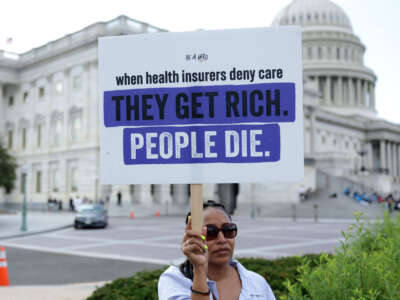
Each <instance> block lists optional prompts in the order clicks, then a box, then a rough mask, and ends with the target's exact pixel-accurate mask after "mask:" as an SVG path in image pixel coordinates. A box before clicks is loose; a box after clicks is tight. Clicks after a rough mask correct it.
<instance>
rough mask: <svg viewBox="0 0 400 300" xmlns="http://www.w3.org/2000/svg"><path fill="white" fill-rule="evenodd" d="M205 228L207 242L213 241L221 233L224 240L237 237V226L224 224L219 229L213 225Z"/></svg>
mask: <svg viewBox="0 0 400 300" xmlns="http://www.w3.org/2000/svg"><path fill="white" fill-rule="evenodd" d="M206 226H207V241H212V240H215V239H216V238H217V237H218V233H219V232H220V231H222V234H223V235H224V237H225V238H226V239H233V238H235V237H236V235H237V226H236V224H234V223H224V224H222V226H221V228H218V227H217V226H215V225H213V224H209V225H206Z"/></svg>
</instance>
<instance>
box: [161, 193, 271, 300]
mask: <svg viewBox="0 0 400 300" xmlns="http://www.w3.org/2000/svg"><path fill="white" fill-rule="evenodd" d="M203 209H204V212H203V224H204V227H203V230H202V233H199V232H196V231H193V230H192V228H191V220H190V213H188V215H187V216H186V230H185V234H184V236H183V240H182V243H181V249H182V252H183V254H184V255H185V256H186V258H187V260H186V261H185V262H184V263H183V264H181V265H180V267H179V268H178V267H175V266H171V267H169V268H168V269H167V270H166V271H165V272H164V273H163V274H162V275H161V276H160V279H159V281H158V297H159V298H158V299H159V300H189V299H191V300H205V299H211V300H222V299H223V300H238V299H240V300H242V299H245V300H247V299H257V300H275V296H274V294H273V292H272V290H271V288H270V286H269V285H268V283H267V281H266V280H265V279H264V277H262V276H260V275H259V274H257V273H254V272H252V271H249V270H247V269H246V268H244V267H243V266H242V265H241V264H240V263H239V262H238V261H237V260H235V259H233V258H232V257H233V252H234V249H235V237H236V235H237V232H238V229H237V226H236V224H234V223H232V219H231V216H230V215H229V214H228V213H227V211H226V210H225V207H224V206H223V205H221V204H219V203H216V202H214V201H210V200H209V201H207V202H206V203H204V204H203Z"/></svg>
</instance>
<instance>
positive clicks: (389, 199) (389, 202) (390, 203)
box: [386, 194, 393, 213]
mask: <svg viewBox="0 0 400 300" xmlns="http://www.w3.org/2000/svg"><path fill="white" fill-rule="evenodd" d="M386 202H387V206H388V210H389V213H392V212H393V195H392V194H389V195H388V196H387V197H386Z"/></svg>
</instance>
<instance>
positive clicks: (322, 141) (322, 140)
mask: <svg viewBox="0 0 400 300" xmlns="http://www.w3.org/2000/svg"><path fill="white" fill-rule="evenodd" d="M321 143H322V145H325V144H326V137H325V136H322V137H321Z"/></svg>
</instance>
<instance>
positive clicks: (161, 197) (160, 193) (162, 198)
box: [154, 184, 172, 204]
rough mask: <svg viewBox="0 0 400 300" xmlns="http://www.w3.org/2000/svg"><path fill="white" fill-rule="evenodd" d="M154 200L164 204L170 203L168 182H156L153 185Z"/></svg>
mask: <svg viewBox="0 0 400 300" xmlns="http://www.w3.org/2000/svg"><path fill="white" fill-rule="evenodd" d="M154 202H155V203H160V204H165V203H171V202H172V197H171V185H170V184H156V185H154Z"/></svg>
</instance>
